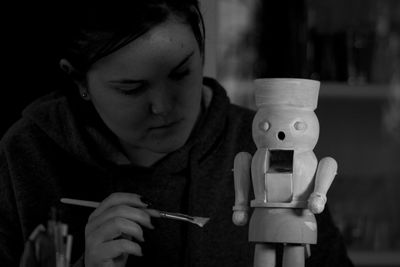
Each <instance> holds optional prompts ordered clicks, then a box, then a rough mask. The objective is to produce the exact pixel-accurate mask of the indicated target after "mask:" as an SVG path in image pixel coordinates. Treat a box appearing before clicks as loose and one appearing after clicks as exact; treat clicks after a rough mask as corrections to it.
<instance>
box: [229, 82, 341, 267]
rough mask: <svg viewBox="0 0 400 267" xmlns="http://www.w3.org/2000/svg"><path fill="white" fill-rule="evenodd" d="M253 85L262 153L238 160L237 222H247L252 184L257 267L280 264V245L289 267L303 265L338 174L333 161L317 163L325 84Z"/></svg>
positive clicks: (255, 127)
mask: <svg viewBox="0 0 400 267" xmlns="http://www.w3.org/2000/svg"><path fill="white" fill-rule="evenodd" d="M254 83H255V101H256V106H257V113H256V115H255V117H254V119H253V126H252V135H253V140H254V142H255V144H256V146H257V151H256V152H255V154H254V155H250V154H249V153H247V152H240V153H238V154H237V155H236V157H235V160H234V182H235V205H234V207H233V217H232V220H233V223H234V224H236V225H245V224H246V223H247V221H248V213H249V189H250V184H251V182H252V187H253V192H254V199H253V200H252V201H251V203H250V206H251V207H252V208H254V209H253V212H252V215H251V218H250V222H249V241H250V242H254V243H255V254H254V266H255V267H261V266H262V267H267V266H268V267H269V266H275V263H276V252H275V250H276V245H277V244H283V246H284V249H283V259H282V264H283V266H284V267H291V266H296V267H299V266H304V261H305V257H307V256H309V255H310V253H311V252H310V244H316V242H317V224H316V220H315V216H314V214H318V213H321V212H322V211H323V210H324V207H325V203H326V200H327V199H326V194H327V191H328V189H329V187H330V185H331V183H332V181H333V179H334V177H335V175H336V172H337V163H336V161H335V160H334V159H333V158H331V157H325V158H322V159H321V160H320V161H318V160H317V158H316V156H315V154H314V152H313V149H314V147H315V145H316V144H317V141H318V137H319V123H318V118H317V116H316V114H315V112H314V110H315V109H316V108H317V101H318V93H319V86H320V82H318V81H314V80H308V79H294V78H272V79H256V80H255V81H254Z"/></svg>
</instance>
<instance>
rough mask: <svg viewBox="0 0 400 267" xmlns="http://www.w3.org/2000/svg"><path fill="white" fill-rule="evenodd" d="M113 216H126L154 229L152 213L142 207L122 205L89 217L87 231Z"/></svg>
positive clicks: (89, 231)
mask: <svg viewBox="0 0 400 267" xmlns="http://www.w3.org/2000/svg"><path fill="white" fill-rule="evenodd" d="M113 218H125V219H128V220H131V221H134V222H137V223H139V224H140V225H142V226H145V227H147V228H149V229H154V226H153V225H152V224H151V220H150V214H149V213H148V212H146V211H145V210H143V209H140V208H139V209H138V208H134V207H130V206H127V205H120V206H114V207H111V208H109V209H108V210H105V211H104V212H103V213H101V214H99V215H97V216H96V217H91V218H89V223H88V225H87V226H86V230H85V233H86V234H90V233H91V232H92V231H94V230H95V229H97V228H98V227H99V226H100V225H102V224H104V223H105V222H106V221H108V220H110V219H113Z"/></svg>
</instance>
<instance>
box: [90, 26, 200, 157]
mask: <svg viewBox="0 0 400 267" xmlns="http://www.w3.org/2000/svg"><path fill="white" fill-rule="evenodd" d="M202 79H203V73H202V58H201V54H200V49H199V46H198V43H197V41H196V38H195V36H194V34H193V32H192V30H191V28H190V26H189V25H186V24H184V23H182V22H179V21H177V20H169V21H167V22H165V23H163V24H160V25H158V26H156V27H154V28H153V29H152V30H150V31H149V32H147V33H146V34H144V35H142V36H141V37H140V38H138V39H136V40H133V41H132V42H131V43H129V44H128V45H126V46H124V47H122V48H121V49H119V50H117V51H115V52H113V53H111V54H110V55H107V56H106V57H104V58H102V59H100V60H99V61H97V62H95V63H94V64H93V65H92V67H91V68H90V70H89V71H88V73H87V89H88V94H89V95H88V98H89V99H90V100H91V101H92V103H93V105H94V107H95V109H96V110H97V112H98V114H99V115H100V117H101V118H102V120H103V121H104V123H105V124H106V125H107V126H108V128H110V129H111V131H112V132H114V134H115V135H117V137H118V138H119V139H120V141H121V144H122V145H123V147H124V148H125V149H128V150H132V149H140V150H149V151H151V152H155V153H169V152H171V151H174V150H176V149H178V148H180V147H181V146H182V145H183V144H184V143H185V142H186V141H187V140H188V138H189V135H190V133H191V131H192V129H193V127H194V125H195V123H196V120H197V118H198V116H199V114H200V103H201V91H202V86H203V85H202Z"/></svg>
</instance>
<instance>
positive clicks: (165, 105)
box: [150, 88, 173, 115]
mask: <svg viewBox="0 0 400 267" xmlns="http://www.w3.org/2000/svg"><path fill="white" fill-rule="evenodd" d="M172 108H173V100H172V95H171V94H170V93H168V92H167V90H166V89H164V88H157V89H154V92H152V93H151V94H150V111H151V113H153V114H154V115H166V114H168V113H169V112H170V111H171V110H172Z"/></svg>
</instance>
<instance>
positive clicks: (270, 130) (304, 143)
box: [253, 105, 319, 152]
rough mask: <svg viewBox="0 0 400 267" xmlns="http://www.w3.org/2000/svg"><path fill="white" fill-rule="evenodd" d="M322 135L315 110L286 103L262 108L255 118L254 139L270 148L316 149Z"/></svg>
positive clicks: (297, 150) (256, 142) (258, 144)
mask: <svg viewBox="0 0 400 267" xmlns="http://www.w3.org/2000/svg"><path fill="white" fill-rule="evenodd" d="M318 136H319V123H318V118H317V116H316V115H315V113H314V111H312V110H309V109H301V108H294V107H290V106H284V105H271V106H264V107H261V108H260V109H259V110H258V111H257V114H256V115H255V117H254V120H253V140H254V142H255V144H256V146H257V147H258V148H261V147H266V148H268V149H269V150H294V151H295V152H302V151H309V150H313V149H314V147H315V145H316V144H317V141H318Z"/></svg>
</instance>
